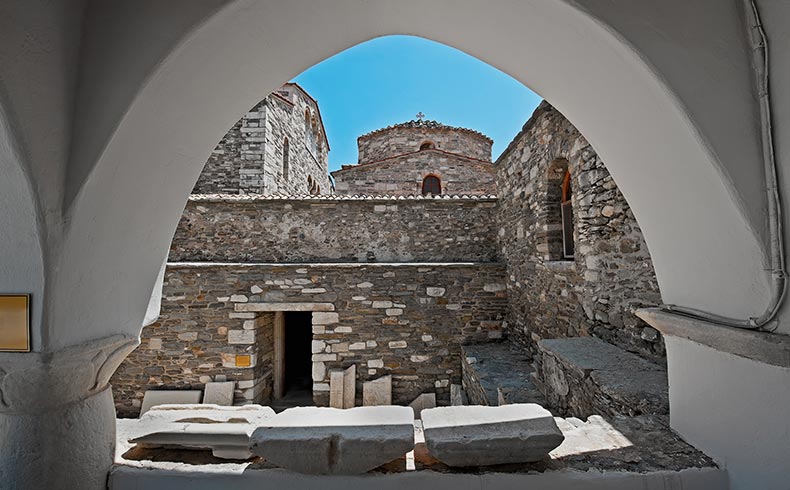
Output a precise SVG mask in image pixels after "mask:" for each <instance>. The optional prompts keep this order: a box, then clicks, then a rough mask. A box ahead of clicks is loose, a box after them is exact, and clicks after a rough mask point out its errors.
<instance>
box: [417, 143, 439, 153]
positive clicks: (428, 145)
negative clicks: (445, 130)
mask: <svg viewBox="0 0 790 490" xmlns="http://www.w3.org/2000/svg"><path fill="white" fill-rule="evenodd" d="M434 149H436V143H434V142H433V141H426V142H425V143H423V144H421V145H420V151H423V150H434Z"/></svg>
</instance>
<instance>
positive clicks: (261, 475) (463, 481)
mask: <svg viewBox="0 0 790 490" xmlns="http://www.w3.org/2000/svg"><path fill="white" fill-rule="evenodd" d="M193 468H194V469H186V468H179V469H175V468H173V469H170V470H168V469H152V468H134V467H129V466H116V467H115V468H114V469H113V470H112V472H111V473H110V480H109V483H110V488H112V489H113V490H133V489H134V490H136V489H140V488H146V489H151V490H156V489H163V490H164V489H167V490H180V489H186V490H210V489H211V490H213V489H217V488H233V489H234V490H253V489H254V490H259V489H262V488H288V489H292V490H300V489H315V488H321V489H323V490H354V489H367V488H374V487H375V488H377V489H378V490H402V489H403V488H409V489H410V490H423V489H425V490H444V489H448V490H452V489H462V488H475V489H480V490H487V489H516V488H540V489H543V490H567V489H569V488H573V489H578V490H632V489H634V488H683V489H687V490H721V489H723V488H728V487H729V483H728V478H727V473H726V472H725V471H724V470H721V469H718V468H694V469H686V470H681V471H677V472H675V471H660V472H655V473H628V472H618V471H607V472H602V471H597V470H590V471H584V472H582V471H574V470H569V471H555V472H546V473H516V474H508V473H482V474H474V473H467V474H461V473H438V472H434V471H419V472H408V473H389V474H387V473H367V474H365V475H354V476H331V477H327V476H320V475H301V474H298V473H293V472H290V471H286V470H281V469H259V470H257V469H256V470H250V469H242V468H234V469H232V470H227V469H226V470H219V471H217V470H215V471H207V470H204V469H203V468H202V467H199V466H198V467H193Z"/></svg>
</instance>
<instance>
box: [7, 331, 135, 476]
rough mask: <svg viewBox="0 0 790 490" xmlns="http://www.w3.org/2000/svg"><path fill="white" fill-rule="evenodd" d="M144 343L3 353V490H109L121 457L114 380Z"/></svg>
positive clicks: (114, 339) (111, 340) (104, 342)
mask: <svg viewBox="0 0 790 490" xmlns="http://www.w3.org/2000/svg"><path fill="white" fill-rule="evenodd" d="M138 343H139V340H138V339H136V338H129V337H125V336H121V335H116V336H111V337H107V338H104V339H101V340H97V341H92V342H90V343H87V344H82V345H78V346H74V347H68V348H65V349H63V350H59V351H56V352H45V353H40V352H32V353H25V354H20V353H0V487H2V488H6V486H7V488H20V489H21V488H30V489H33V488H42V489H43V488H46V489H49V490H55V489H77V488H79V489H81V490H83V489H84V490H103V489H106V488H107V474H108V471H109V469H110V466H111V465H112V462H113V457H114V451H115V408H114V406H113V400H112V391H111V389H110V385H109V384H108V382H109V379H110V376H111V375H112V373H113V372H114V371H115V369H116V368H117V367H118V365H119V364H120V363H121V361H122V360H123V359H124V358H125V357H126V356H127V355H128V354H129V352H131V351H132V349H134V348H135V347H136V346H137V344H138Z"/></svg>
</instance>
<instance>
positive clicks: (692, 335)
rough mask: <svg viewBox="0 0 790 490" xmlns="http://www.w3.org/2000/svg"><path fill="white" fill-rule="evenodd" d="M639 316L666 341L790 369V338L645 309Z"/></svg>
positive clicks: (653, 309) (664, 311) (665, 311)
mask: <svg viewBox="0 0 790 490" xmlns="http://www.w3.org/2000/svg"><path fill="white" fill-rule="evenodd" d="M636 315H637V316H638V317H639V318H641V319H642V320H644V321H645V322H647V323H648V324H649V325H650V326H652V327H653V328H655V329H656V330H658V331H659V332H661V333H662V334H663V335H664V336H667V337H678V338H682V339H686V340H690V341H692V342H696V343H698V344H702V345H705V346H708V347H711V348H713V349H716V350H718V351H721V352H727V353H730V354H733V355H736V356H739V357H743V358H746V359H751V360H753V361H757V362H761V363H765V364H769V365H772V366H778V367H783V368H788V367H790V336H788V335H780V334H774V333H769V332H759V331H755V330H747V329H742V328H733V327H726V326H722V325H716V324H713V323H709V322H705V321H702V320H697V319H695V318H691V317H688V316H685V315H681V314H678V313H673V312H671V311H667V310H664V309H662V308H643V309H640V310H637V311H636Z"/></svg>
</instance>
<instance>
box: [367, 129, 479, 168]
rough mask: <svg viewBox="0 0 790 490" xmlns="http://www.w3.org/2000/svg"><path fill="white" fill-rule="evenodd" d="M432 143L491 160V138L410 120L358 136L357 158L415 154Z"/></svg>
mask: <svg viewBox="0 0 790 490" xmlns="http://www.w3.org/2000/svg"><path fill="white" fill-rule="evenodd" d="M426 142H431V143H433V144H434V145H435V147H436V148H437V149H439V150H443V151H446V152H449V153H455V154H458V155H465V156H468V157H472V158H475V159H477V160H484V161H488V162H490V161H491V145H492V144H493V142H492V141H491V139H490V138H488V137H487V136H485V135H484V134H481V133H478V132H477V131H473V130H469V129H464V128H454V127H450V126H444V125H441V124H439V123H436V122H434V121H420V122H418V121H410V122H408V123H404V124H399V125H395V126H390V127H387V128H382V129H379V130H377V131H373V132H371V133H368V134H365V135H362V136H360V137H359V138H358V139H357V147H358V149H359V160H358V162H357V163H360V164H365V163H370V162H376V161H379V160H384V159H386V158H391V157H395V156H398V155H404V154H407V153H414V152H416V151H418V150H419V149H420V146H422V144H423V143H426Z"/></svg>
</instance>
